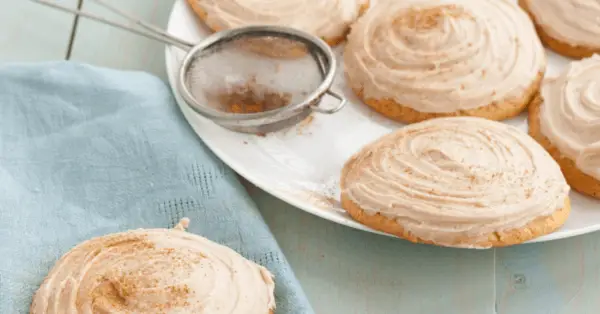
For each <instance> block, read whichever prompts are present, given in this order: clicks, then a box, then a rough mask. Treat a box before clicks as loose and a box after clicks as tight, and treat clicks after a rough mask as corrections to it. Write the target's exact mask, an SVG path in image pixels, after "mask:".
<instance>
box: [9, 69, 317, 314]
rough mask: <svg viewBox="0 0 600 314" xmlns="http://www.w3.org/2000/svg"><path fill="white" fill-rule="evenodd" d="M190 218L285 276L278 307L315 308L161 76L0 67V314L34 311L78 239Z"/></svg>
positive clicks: (279, 278) (195, 228)
mask: <svg viewBox="0 0 600 314" xmlns="http://www.w3.org/2000/svg"><path fill="white" fill-rule="evenodd" d="M182 217H189V218H190V219H191V224H190V227H189V229H188V231H190V232H193V233H197V234H200V235H202V236H205V237H207V238H209V239H211V240H213V241H216V242H218V243H221V244H224V245H227V246H229V247H230V248H232V249H234V250H236V251H237V252H239V253H240V254H242V255H243V256H245V257H246V258H249V259H251V260H254V261H255V262H257V263H259V264H261V265H264V266H265V267H267V268H268V269H269V270H270V271H271V272H272V273H273V274H274V275H275V282H276V291H275V293H276V302H277V313H300V314H305V313H313V310H312V309H311V307H310V305H309V303H308V301H307V299H306V297H305V295H304V293H303V291H302V289H301V288H300V286H299V284H298V282H297V280H296V278H295V277H294V274H293V272H292V270H291V268H290V266H289V264H288V263H287V261H286V259H285V257H284V255H283V254H282V252H281V250H280V249H279V247H278V245H277V242H276V241H275V239H274V238H273V235H272V234H271V232H270V231H269V229H268V227H267V225H266V224H265V222H264V221H263V219H262V217H261V216H260V213H259V212H258V210H257V209H256V206H255V205H254V204H253V202H252V200H251V199H250V198H249V197H248V195H247V194H246V192H245V190H244V188H243V187H242V186H241V185H240V183H239V182H238V180H237V178H236V176H235V174H234V172H233V171H232V170H230V169H229V168H228V167H226V166H225V165H224V164H223V163H222V162H221V161H219V160H218V159H216V157H215V156H214V155H213V154H212V153H210V152H209V150H208V149H207V148H206V147H205V146H204V145H203V144H202V143H201V141H200V140H199V139H198V138H197V137H196V136H195V134H193V131H192V130H191V128H190V127H189V126H188V125H187V123H186V122H185V120H184V118H183V117H182V115H181V114H180V112H179V110H178V108H177V107H176V104H175V103H174V100H173V98H172V95H171V93H170V90H169V89H168V87H167V86H165V84H164V83H163V82H162V81H160V80H159V79H157V78H155V77H153V76H150V75H148V74H144V73H139V72H123V71H115V70H108V69H101V68H96V67H92V66H88V65H81V64H75V63H69V62H55V63H46V64H41V65H25V64H22V65H8V66H0V313H3V314H4V313H11V314H12V313H28V311H29V305H30V302H31V298H32V296H33V294H34V293H35V291H36V290H37V288H38V287H39V285H40V283H41V282H42V280H43V278H44V277H45V276H46V274H47V273H48V271H49V270H50V268H51V267H52V266H53V265H54V263H55V262H56V261H57V259H59V258H60V257H61V256H62V255H63V254H64V253H65V252H67V251H68V250H69V249H70V248H71V247H73V246H74V245H76V244H78V243H80V242H82V241H84V240H87V239H89V238H91V237H94V236H100V235H104V234H107V233H112V232H120V231H125V230H129V229H135V228H161V227H165V228H167V227H173V226H174V225H175V224H176V223H177V222H178V221H179V220H180V219H181V218H182Z"/></svg>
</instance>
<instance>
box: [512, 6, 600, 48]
mask: <svg viewBox="0 0 600 314" xmlns="http://www.w3.org/2000/svg"><path fill="white" fill-rule="evenodd" d="M519 3H520V4H521V6H522V7H523V8H524V9H525V10H526V11H527V12H528V13H529V15H530V16H531V18H532V19H533V21H534V23H535V25H536V28H537V31H538V34H539V36H540V38H541V39H542V41H543V42H544V43H545V44H546V45H547V46H548V47H550V48H551V49H552V50H554V51H556V52H558V53H560V54H562V55H564V56H567V57H572V58H578V59H581V58H585V57H589V56H591V55H592V54H594V53H600V18H599V17H600V1H598V0H519Z"/></svg>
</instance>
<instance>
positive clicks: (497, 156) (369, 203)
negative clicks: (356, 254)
mask: <svg viewBox="0 0 600 314" xmlns="http://www.w3.org/2000/svg"><path fill="white" fill-rule="evenodd" d="M341 185H342V193H345V194H346V195H347V196H348V198H349V199H350V200H352V201H353V202H354V203H355V204H357V205H358V206H359V207H360V208H362V209H363V210H364V211H365V212H366V214H370V215H373V214H377V213H379V214H381V215H384V216H386V217H388V218H392V219H394V220H395V221H396V222H397V223H398V224H400V225H401V226H402V227H403V228H404V229H405V230H408V231H409V232H410V233H412V234H413V235H415V236H416V237H419V238H421V239H425V240H430V241H434V242H435V243H438V244H440V245H452V246H453V245H454V241H455V240H456V239H458V238H464V237H469V238H473V239H479V237H481V239H487V236H489V235H490V234H492V233H494V232H500V231H505V230H511V229H514V228H519V227H522V226H525V225H526V224H527V223H529V222H531V221H532V220H534V219H535V218H538V217H543V216H547V215H551V214H552V213H553V212H554V211H555V210H557V209H561V208H563V206H564V202H565V197H567V195H568V192H569V186H568V185H567V183H566V180H565V178H564V177H563V175H562V173H561V170H560V168H559V166H558V164H557V163H556V162H555V161H554V160H553V159H552V157H550V155H549V154H548V153H547V152H546V151H545V150H544V149H543V148H542V147H541V146H540V145H539V144H538V143H537V142H536V141H535V140H534V139H532V138H531V137H529V136H528V135H527V134H526V133H524V132H522V131H520V130H518V129H517V128H515V127H513V126H510V125H507V124H502V123H499V122H494V121H490V120H485V119H482V118H474V117H458V118H441V119H433V120H429V121H426V122H421V123H416V124H411V125H409V126H407V127H404V128H402V129H400V130H398V131H396V132H394V133H391V134H389V135H386V136H384V137H382V138H381V139H379V140H377V141H375V142H373V143H371V144H369V145H367V146H366V147H364V148H363V150H361V151H360V152H359V153H358V154H356V155H355V156H353V157H352V158H351V159H350V160H349V161H348V162H347V164H346V166H345V168H344V173H343V175H342V182H341ZM474 243H477V242H474Z"/></svg>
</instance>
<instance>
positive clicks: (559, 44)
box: [519, 0, 600, 59]
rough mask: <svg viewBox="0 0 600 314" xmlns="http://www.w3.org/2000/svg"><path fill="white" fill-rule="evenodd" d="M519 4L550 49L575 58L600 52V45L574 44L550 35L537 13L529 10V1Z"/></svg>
mask: <svg viewBox="0 0 600 314" xmlns="http://www.w3.org/2000/svg"><path fill="white" fill-rule="evenodd" d="M519 5H520V6H521V8H523V10H524V11H525V12H527V14H528V15H529V17H530V18H531V20H532V21H533V24H534V25H535V29H536V30H537V33H538V36H539V37H540V39H541V40H542V42H543V43H544V44H545V45H546V46H547V47H548V48H550V49H552V50H554V51H555V52H557V53H558V54H561V55H563V56H565V57H569V58H574V59H583V58H587V57H591V56H592V55H593V54H595V53H600V47H586V46H581V45H573V44H570V43H566V42H563V41H560V40H558V39H556V38H554V37H552V36H550V35H549V34H548V33H547V32H546V31H545V30H544V27H543V26H542V25H541V24H538V22H537V19H536V17H535V15H534V14H533V13H532V12H531V11H530V10H529V7H528V5H527V1H524V0H519Z"/></svg>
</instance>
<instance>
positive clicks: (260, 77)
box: [34, 0, 346, 133]
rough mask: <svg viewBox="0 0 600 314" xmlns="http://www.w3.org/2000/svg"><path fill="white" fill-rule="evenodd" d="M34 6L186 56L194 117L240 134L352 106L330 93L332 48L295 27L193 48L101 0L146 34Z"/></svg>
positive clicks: (244, 33) (229, 33)
mask: <svg viewBox="0 0 600 314" xmlns="http://www.w3.org/2000/svg"><path fill="white" fill-rule="evenodd" d="M34 1H36V2H38V3H42V4H45V5H48V6H51V7H54V8H57V9H61V10H63V11H68V12H71V13H74V14H76V15H80V16H82V17H87V18H90V19H94V20H96V21H99V22H102V23H105V24H108V25H112V26H115V27H119V28H121V29H125V30H127V31H131V32H133V33H136V34H139V35H143V36H146V37H149V38H152V39H155V40H159V41H162V42H164V43H167V44H171V45H174V46H176V47H179V48H181V49H183V50H185V51H187V55H186V56H185V58H184V59H183V61H182V63H181V67H180V70H179V75H178V84H177V86H176V88H177V90H178V91H179V93H180V94H181V96H182V98H183V99H184V100H185V102H186V103H187V105H188V106H189V107H190V108H192V109H193V110H194V111H195V112H197V113H199V114H200V115H202V116H204V117H206V118H209V119H211V120H212V121H214V122H215V123H217V124H219V125H221V126H223V127H225V128H228V129H231V130H234V131H238V132H245V133H267V132H272V131H276V130H280V129H282V128H285V127H288V126H291V125H294V124H296V123H298V122H300V121H302V120H303V119H304V118H306V117H307V116H308V115H309V114H310V113H311V112H313V111H316V112H320V113H325V114H331V113H335V112H336V111H338V110H340V109H341V108H342V107H343V106H344V105H345V103H346V100H345V99H344V98H343V97H342V96H340V95H339V94H337V93H334V92H332V91H330V90H329V89H330V87H331V84H332V83H333V79H334V76H335V73H336V62H335V56H334V54H333V52H332V50H331V48H330V47H329V45H327V43H325V42H324V41H323V40H321V39H319V38H318V37H316V36H313V35H310V34H308V33H305V32H302V31H299V30H296V29H293V28H288V27H281V26H266V25H265V26H248V27H242V28H236V29H231V30H226V31H222V32H218V33H214V34H212V35H211V36H209V37H207V38H206V39H204V40H202V41H201V42H200V43H199V44H197V45H192V44H190V43H188V42H186V41H184V40H182V39H179V38H176V37H173V36H172V35H169V34H168V33H166V32H165V31H163V30H161V29H158V28H157V27H155V26H152V25H149V24H147V23H144V22H143V21H140V20H138V19H136V18H134V17H132V16H129V15H127V14H126V13H124V12H122V11H120V10H119V9H117V8H115V7H113V6H111V5H109V4H108V3H105V2H104V1H101V0H95V2H96V3H98V4H100V5H102V6H104V7H106V8H108V9H110V10H111V11H113V12H114V13H116V14H118V15H120V16H122V17H125V18H127V19H128V20H130V21H132V22H134V23H135V24H137V25H138V26H141V27H142V28H144V31H141V30H139V29H136V28H133V27H131V26H127V25H122V24H119V23H115V22H112V21H109V20H106V19H104V18H102V17H98V16H95V15H92V14H89V13H86V12H82V11H80V10H76V9H71V8H68V7H65V6H63V5H59V4H56V3H54V2H51V1H48V0H34ZM325 94H328V95H329V96H331V97H333V98H335V99H336V101H337V104H336V105H334V106H327V107H321V99H322V97H323V96H324V95H325Z"/></svg>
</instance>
